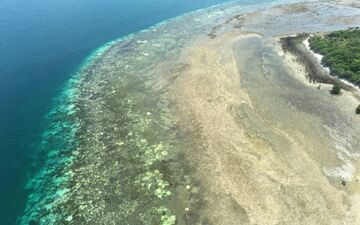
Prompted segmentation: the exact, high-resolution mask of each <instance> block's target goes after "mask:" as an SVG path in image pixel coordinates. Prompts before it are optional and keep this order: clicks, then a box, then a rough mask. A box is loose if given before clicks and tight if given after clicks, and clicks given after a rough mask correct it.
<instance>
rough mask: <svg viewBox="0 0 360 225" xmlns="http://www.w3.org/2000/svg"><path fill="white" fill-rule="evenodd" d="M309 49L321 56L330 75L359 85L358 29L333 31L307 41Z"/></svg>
mask: <svg viewBox="0 0 360 225" xmlns="http://www.w3.org/2000/svg"><path fill="white" fill-rule="evenodd" d="M309 42H310V48H311V49H312V50H313V51H314V52H316V53H319V54H321V55H323V56H324V57H323V59H322V64H323V65H324V66H328V67H329V68H330V70H331V74H332V75H336V76H338V77H340V78H343V79H346V80H348V81H350V82H352V83H354V84H356V85H360V29H358V28H356V29H349V30H344V31H335V32H332V33H329V34H327V35H325V36H313V37H311V38H310V39H309Z"/></svg>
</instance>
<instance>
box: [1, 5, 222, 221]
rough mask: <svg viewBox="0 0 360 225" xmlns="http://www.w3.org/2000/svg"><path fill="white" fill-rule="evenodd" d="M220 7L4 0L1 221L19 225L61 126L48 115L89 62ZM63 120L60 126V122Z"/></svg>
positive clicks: (2, 8)
mask: <svg viewBox="0 0 360 225" xmlns="http://www.w3.org/2000/svg"><path fill="white" fill-rule="evenodd" d="M221 2H224V1H223V0H206V1H196V2H193V1H189V0H182V1H173V0H165V1H158V0H155V1H154V0H151V1H149V0H141V1H136V2H134V1H130V0H124V1H117V2H114V1H111V0H105V1H97V0H92V1H76V2H74V1H69V0H65V1H57V2H48V1H44V0H31V1H27V2H23V1H18V0H4V1H2V2H1V4H0V49H1V51H0V74H1V75H0V171H1V173H0V203H1V204H0V218H1V220H0V224H7V225H8V224H14V223H15V220H16V218H17V216H18V215H20V214H21V213H22V210H23V206H24V201H25V199H26V196H27V194H28V193H27V191H26V190H24V188H23V187H24V186H25V184H24V183H25V180H26V179H27V178H26V177H27V174H28V172H29V167H31V168H32V166H31V165H32V164H34V163H35V164H42V162H43V161H44V160H45V158H46V155H47V153H48V152H49V151H50V150H49V149H46V147H44V146H45V145H44V144H41V145H42V146H43V147H41V148H42V150H41V152H42V153H44V154H43V155H41V157H40V156H39V157H36V158H37V159H36V160H35V159H34V155H35V153H36V152H37V151H38V149H39V143H40V142H42V137H43V136H44V134H42V133H43V130H44V129H47V128H50V127H52V128H51V129H55V128H54V125H50V124H49V122H48V121H52V120H54V119H55V118H52V117H51V116H50V117H49V118H52V119H49V120H47V119H44V116H45V115H46V114H47V112H49V111H53V112H54V111H56V110H60V108H61V107H59V106H58V104H63V103H66V102H67V100H64V99H63V98H60V97H58V98H56V99H55V100H52V99H53V97H54V96H56V95H58V96H64V95H66V94H65V92H64V93H63V94H57V93H59V92H60V90H61V87H63V86H66V85H64V83H65V82H66V80H67V79H69V75H70V74H71V73H72V72H73V71H75V70H76V68H78V67H79V65H80V64H81V63H82V61H83V59H84V58H86V56H87V55H89V54H90V52H91V51H92V50H93V49H96V48H97V46H101V45H102V44H103V43H106V42H108V41H109V40H112V39H115V38H118V37H121V36H124V35H127V34H129V33H132V32H136V31H138V30H141V29H144V28H146V27H148V26H150V25H153V24H154V23H157V22H160V21H163V20H165V19H167V18H170V17H173V16H177V15H180V14H182V13H184V12H187V11H189V10H194V9H198V8H202V7H206V6H209V5H213V4H217V3H221ZM60 99H61V100H60ZM55 108H56V110H55ZM59 119H60V118H58V119H57V123H58V124H62V121H60V120H59ZM59 127H61V126H59V125H58V128H59ZM61 129H63V128H61ZM58 141H59V140H58ZM53 145H54V146H56V145H57V146H61V144H59V143H53ZM36 161H37V162H39V163H36ZM57 163H58V162H56V161H54V162H53V164H57Z"/></svg>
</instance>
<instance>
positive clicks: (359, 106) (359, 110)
mask: <svg viewBox="0 0 360 225" xmlns="http://www.w3.org/2000/svg"><path fill="white" fill-rule="evenodd" d="M355 112H356V114H360V105H358V107H356V110H355Z"/></svg>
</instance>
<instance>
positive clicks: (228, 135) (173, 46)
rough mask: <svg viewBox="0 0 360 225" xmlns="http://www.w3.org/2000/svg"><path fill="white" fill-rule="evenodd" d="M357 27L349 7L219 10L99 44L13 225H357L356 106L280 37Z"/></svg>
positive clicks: (71, 90)
mask: <svg viewBox="0 0 360 225" xmlns="http://www.w3.org/2000/svg"><path fill="white" fill-rule="evenodd" d="M294 2H295V1H294ZM284 3H287V4H284ZM359 24H360V8H359V6H358V5H357V4H356V2H351V1H308V2H302V3H291V4H290V3H289V1H277V2H273V3H271V4H270V3H269V4H261V5H256V4H247V5H244V4H237V3H230V4H225V5H220V6H216V7H213V8H208V9H204V10H199V11H196V12H192V13H189V14H186V15H184V16H181V17H178V18H174V19H172V20H170V21H168V22H165V23H161V24H158V25H156V26H154V27H152V28H149V29H147V30H144V31H142V32H139V33H136V34H134V35H130V36H128V37H126V38H123V39H120V40H116V41H114V42H112V43H109V44H108V45H106V46H105V47H104V48H101V49H100V50H99V51H97V52H95V53H94V55H93V57H91V58H90V59H89V60H88V61H87V62H86V63H85V65H84V66H83V67H82V68H80V69H79V71H78V73H77V74H76V75H75V76H74V79H73V80H71V81H70V82H69V84H68V86H67V87H66V88H65V90H67V91H64V92H63V93H64V94H65V96H64V95H61V96H60V97H59V99H58V101H59V102H60V103H61V104H58V105H59V106H61V107H59V108H58V109H57V110H55V111H54V112H51V113H50V114H49V120H50V121H53V122H51V123H50V124H51V126H50V128H49V131H47V132H45V133H44V142H43V147H42V149H43V150H42V152H43V153H45V152H46V151H47V150H48V149H49V147H51V148H52V149H53V151H51V152H47V153H46V154H47V155H48V156H47V157H48V158H49V159H48V163H47V165H45V166H43V167H42V169H41V170H40V171H41V172H39V173H38V176H35V177H34V178H33V179H32V182H30V183H29V189H31V190H32V194H31V195H30V197H29V201H28V205H27V210H26V213H25V215H24V216H23V217H22V218H21V221H20V222H21V223H22V224H129V225H130V224H131V225H135V224H136V225H138V224H163V225H173V224H179V225H180V224H181V225H182V224H204V225H205V224H214V225H215V224H227V225H231V224H264V225H269V224H326V225H329V224H334V225H335V224H336V225H338V224H359V223H360V215H359V209H360V186H359V185H360V183H359V176H360V174H359V161H358V160H359V157H360V154H359V153H360V152H359V147H360V140H359V139H358V136H359V135H360V118H359V117H358V116H356V115H355V114H354V113H353V105H356V104H358V102H357V101H358V100H357V99H356V98H354V97H353V96H352V95H351V94H350V93H347V94H344V95H343V96H339V97H338V98H337V99H335V97H334V96H331V95H329V94H328V89H329V87H328V86H326V85H325V84H324V85H323V87H322V88H321V89H318V88H317V84H316V85H314V84H311V83H309V82H308V81H307V80H306V79H302V77H305V75H306V73H305V72H304V71H305V70H304V69H303V68H302V65H301V64H299V63H298V62H296V60H292V59H293V58H291V57H292V56H289V55H288V54H287V53H285V52H283V50H282V49H281V47H280V43H279V38H278V37H279V36H283V35H290V34H294V33H301V32H317V31H332V30H338V29H344V28H347V27H349V26H354V25H359ZM301 69H303V70H301ZM344 105H346V107H344ZM350 109H351V110H350ZM50 142H51V143H52V144H53V143H56V145H55V146H52V145H50V144H49V143H50Z"/></svg>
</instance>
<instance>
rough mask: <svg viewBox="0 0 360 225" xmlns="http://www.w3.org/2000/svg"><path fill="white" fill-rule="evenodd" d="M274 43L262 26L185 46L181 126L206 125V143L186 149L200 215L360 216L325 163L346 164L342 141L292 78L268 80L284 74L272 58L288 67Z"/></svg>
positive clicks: (324, 219) (284, 219)
mask: <svg viewBox="0 0 360 225" xmlns="http://www.w3.org/2000/svg"><path fill="white" fill-rule="evenodd" d="M249 46H251V47H249ZM266 48H268V47H266V46H264V43H263V40H262V38H261V36H259V35H254V34H241V33H227V34H225V35H223V36H220V37H217V38H216V39H213V40H209V41H207V42H204V43H203V44H202V45H201V46H196V47H194V48H193V49H192V50H190V51H187V52H186V54H185V58H186V63H187V64H189V67H188V69H186V70H185V71H183V73H182V75H181V76H180V77H179V78H178V79H177V80H176V82H175V83H174V86H173V88H172V90H171V93H172V96H173V101H174V102H176V109H175V110H176V111H177V112H179V116H181V117H183V120H181V121H182V122H181V124H182V126H185V127H188V126H191V124H192V125H195V126H197V127H198V128H199V129H200V130H201V142H200V144H198V146H197V148H194V149H191V150H189V152H187V154H188V158H189V160H190V161H192V163H193V166H194V167H195V168H196V169H195V171H196V172H195V176H196V177H197V178H198V179H199V180H200V181H201V182H200V183H201V189H202V190H203V198H204V199H205V205H204V206H203V209H202V211H201V212H200V214H201V216H200V217H203V218H206V219H205V220H209V223H210V224H342V223H343V222H345V221H349V224H358V223H359V221H357V220H356V221H355V220H353V219H354V218H353V216H354V214H353V213H354V212H351V203H350V201H351V199H352V198H353V197H351V196H350V195H351V194H348V193H347V192H346V191H345V190H344V189H343V188H342V187H340V185H336V184H331V183H330V181H329V180H328V178H327V177H326V175H324V173H323V171H322V168H323V166H331V165H336V164H337V163H340V162H339V161H338V159H336V155H334V154H333V153H331V152H330V149H331V148H332V145H333V144H334V142H336V140H333V139H332V138H331V137H330V136H329V135H328V134H327V132H326V130H324V129H322V127H321V126H322V123H323V122H322V121H321V118H318V117H317V116H314V115H312V114H310V113H309V112H306V111H303V110H301V108H298V109H296V108H295V107H296V106H294V105H292V104H293V103H289V102H288V100H287V99H286V97H285V96H283V95H284V94H287V92H288V91H291V89H290V88H291V87H289V88H286V87H284V86H283V87H282V86H277V85H279V84H276V83H277V82H278V81H277V79H278V78H275V79H274V81H269V80H268V79H273V78H274V77H270V76H276V75H277V74H275V73H273V72H272V71H270V69H271V68H270V67H272V69H276V70H278V71H280V72H281V73H283V74H282V75H283V76H287V74H286V72H285V71H286V66H285V65H281V63H280V62H281V61H279V62H277V63H278V64H276V65H274V64H272V65H271V66H270V67H269V68H268V67H267V64H271V63H270V62H266V59H263V58H262V54H264V51H265V52H267V51H269V50H268V49H266ZM235 49H236V51H235ZM269 54H271V53H269ZM273 57H275V56H273ZM269 60H271V58H270V59H269ZM267 73H268V74H267ZM283 79H285V80H286V79H289V80H290V82H294V83H295V85H300V86H301V85H302V84H297V81H295V80H291V78H286V77H285V78H283ZM283 81H284V80H281V78H280V82H283ZM303 88H304V89H305V91H304V93H302V94H306V91H307V90H306V87H305V85H304V87H303ZM283 89H285V91H283ZM300 91H301V90H300ZM321 94H322V93H321ZM290 101H291V100H290ZM305 104H306V103H305ZM310 104H311V103H310ZM314 104H316V103H314ZM320 107H321V106H320ZM355 213H357V212H355ZM350 221H351V222H350Z"/></svg>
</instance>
